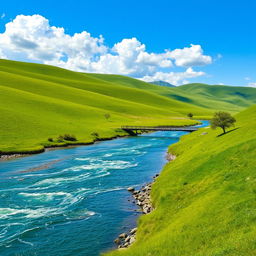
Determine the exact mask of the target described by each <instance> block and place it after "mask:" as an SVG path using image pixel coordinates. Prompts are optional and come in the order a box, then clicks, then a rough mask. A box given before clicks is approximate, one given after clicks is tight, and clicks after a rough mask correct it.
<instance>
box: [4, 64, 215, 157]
mask: <svg viewBox="0 0 256 256" xmlns="http://www.w3.org/2000/svg"><path fill="white" fill-rule="evenodd" d="M0 76H1V80H0V111H1V122H0V153H1V151H2V153H3V152H9V153H10V152H25V151H33V150H41V149H43V147H44V146H47V145H48V146H49V145H55V144H59V145H61V144H65V143H67V142H63V143H57V142H56V141H54V142H48V141H47V140H48V138H50V137H52V138H54V139H55V140H56V138H57V137H58V136H59V135H62V134H74V135H75V136H76V137H77V139H78V142H79V143H80V142H85V143H86V142H91V141H93V140H94V137H93V136H91V133H93V132H96V133H98V134H99V137H100V138H109V137H113V136H116V135H124V132H123V131H120V130H116V128H118V127H120V126H121V125H129V124H134V125H156V124H157V125H167V124H169V125H172V124H175V125H187V124H192V123H195V121H192V120H188V119H184V117H185V116H186V113H187V112H189V111H193V112H194V113H195V114H197V115H209V114H210V113H211V112H210V111H208V110H206V109H204V108H201V107H197V106H193V105H191V104H187V103H184V102H180V101H178V100H173V99H171V98H169V97H166V96H162V95H160V94H159V91H156V92H150V91H148V90H146V89H145V88H144V89H143V88H139V87H140V86H138V88H136V86H137V85H140V84H143V85H144V84H147V83H144V82H142V81H138V80H136V79H130V80H129V81H130V84H129V86H128V85H126V84H123V83H119V82H117V81H116V82H115V81H106V80H104V79H101V78H98V77H95V76H94V75H91V74H83V73H78V72H72V71H68V70H64V69H61V68H57V67H53V66H46V65H40V64H33V63H23V62H15V61H8V60H0ZM102 77H103V78H104V76H102ZM123 79H124V80H125V79H126V78H125V77H123ZM132 83H134V84H136V86H131V84H132ZM153 87H156V88H158V86H153ZM159 88H161V87H159ZM106 114H108V115H110V118H109V119H107V118H105V115H106ZM76 143H77V142H76Z"/></svg>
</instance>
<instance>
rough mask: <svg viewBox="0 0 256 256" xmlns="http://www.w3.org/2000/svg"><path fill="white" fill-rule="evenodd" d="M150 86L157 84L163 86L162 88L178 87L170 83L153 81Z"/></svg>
mask: <svg viewBox="0 0 256 256" xmlns="http://www.w3.org/2000/svg"><path fill="white" fill-rule="evenodd" d="M149 83H150V84H156V85H161V86H167V87H176V86H175V85H173V84H170V83H168V82H165V81H153V82H149Z"/></svg>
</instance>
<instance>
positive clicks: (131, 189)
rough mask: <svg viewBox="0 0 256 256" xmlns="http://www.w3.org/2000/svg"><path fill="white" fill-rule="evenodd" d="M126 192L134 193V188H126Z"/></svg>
mask: <svg viewBox="0 0 256 256" xmlns="http://www.w3.org/2000/svg"><path fill="white" fill-rule="evenodd" d="M127 190H128V191H129V192H134V191H135V188H134V187H129V188H127Z"/></svg>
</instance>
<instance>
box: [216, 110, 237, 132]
mask: <svg viewBox="0 0 256 256" xmlns="http://www.w3.org/2000/svg"><path fill="white" fill-rule="evenodd" d="M235 122H236V119H235V118H234V117H233V116H231V115H230V114H229V113H227V112H221V111H220V112H216V113H215V114H214V116H213V118H212V120H211V128H212V129H216V128H217V127H220V128H222V130H223V133H224V134H225V133H226V128H229V127H231V126H234V124H235Z"/></svg>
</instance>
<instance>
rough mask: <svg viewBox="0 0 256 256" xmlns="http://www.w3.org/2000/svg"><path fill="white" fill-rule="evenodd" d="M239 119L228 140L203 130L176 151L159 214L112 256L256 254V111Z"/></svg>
mask: <svg viewBox="0 0 256 256" xmlns="http://www.w3.org/2000/svg"><path fill="white" fill-rule="evenodd" d="M236 118H237V121H238V122H237V125H236V128H237V129H235V130H233V131H231V132H229V133H227V134H225V135H223V136H218V135H219V134H220V133H221V129H219V130H211V129H209V128H203V129H200V130H199V131H197V132H194V133H192V134H190V135H187V136H184V137H183V138H182V139H181V141H180V142H179V143H177V144H175V145H173V146H171V147H170V149H169V151H170V152H171V153H173V154H175V155H176V156H177V158H176V160H174V161H173V162H170V163H168V164H167V165H166V166H165V168H164V170H163V171H162V173H161V175H160V176H159V178H158V180H157V182H156V183H155V184H154V186H153V189H152V201H153V204H154V206H155V207H156V209H155V210H154V211H153V212H152V213H150V214H148V215H145V216H142V217H141V218H140V219H139V229H138V238H137V241H136V242H135V244H133V245H132V246H131V247H130V248H129V249H127V250H122V251H114V252H110V253H109V254H107V255H108V256H117V255H125V256H128V255H129V256H147V255H148V256H149V255H151V256H153V255H159V256H170V255H171V256H181V255H182V256H191V255H193V256H206V255H207V256H224V255H229V256H253V255H256V211H255V203H256V186H255V184H256V172H255V166H256V158H255V148H256V133H255V126H256V106H253V107H250V108H249V109H247V110H245V111H243V112H241V113H239V114H238V115H236ZM205 132H206V133H207V134H205V135H203V133H205Z"/></svg>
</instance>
